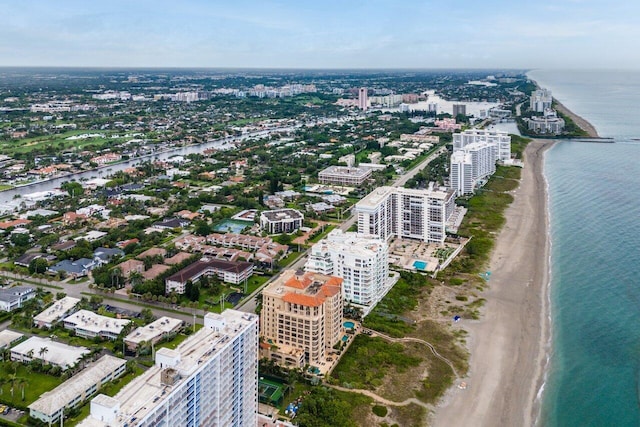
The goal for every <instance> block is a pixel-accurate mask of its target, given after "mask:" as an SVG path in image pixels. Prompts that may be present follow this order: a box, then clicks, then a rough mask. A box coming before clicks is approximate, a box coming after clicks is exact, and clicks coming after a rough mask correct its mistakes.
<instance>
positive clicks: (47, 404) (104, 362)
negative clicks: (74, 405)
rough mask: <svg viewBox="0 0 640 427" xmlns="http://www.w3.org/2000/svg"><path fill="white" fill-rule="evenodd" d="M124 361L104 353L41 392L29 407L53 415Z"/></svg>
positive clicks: (124, 363)
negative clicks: (57, 384) (73, 373)
mask: <svg viewBox="0 0 640 427" xmlns="http://www.w3.org/2000/svg"><path fill="white" fill-rule="evenodd" d="M126 363H127V362H126V360H124V359H120V358H118V357H113V356H110V355H108V354H106V355H104V356H102V357H101V358H100V359H99V360H98V361H97V362H95V363H94V364H92V365H90V366H88V367H86V368H85V369H83V370H82V372H80V373H79V374H77V375H74V376H73V377H71V378H70V379H68V380H67V381H65V382H64V383H62V384H60V385H59V386H58V387H56V388H54V389H53V390H51V391H47V392H45V393H43V394H42V395H41V396H40V398H39V399H38V400H36V401H35V402H33V403H32V404H31V405H29V409H33V410H35V411H38V412H41V413H43V414H47V415H53V414H55V413H56V412H57V411H58V410H59V409H60V408H62V407H64V406H66V405H68V404H69V403H70V402H72V401H73V399H75V398H76V397H77V396H81V395H82V394H83V393H84V392H85V390H87V389H88V388H89V387H91V386H92V385H94V384H97V383H99V382H100V381H101V380H102V378H104V377H106V376H107V375H109V374H111V373H112V372H114V371H115V370H116V369H118V368H120V367H121V366H123V365H126Z"/></svg>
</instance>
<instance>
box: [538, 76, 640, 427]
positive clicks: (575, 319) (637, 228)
mask: <svg viewBox="0 0 640 427" xmlns="http://www.w3.org/2000/svg"><path fill="white" fill-rule="evenodd" d="M529 76H530V77H531V78H533V79H534V80H536V81H537V82H538V84H539V85H541V86H543V87H547V88H549V89H551V90H552V91H553V95H554V97H556V98H557V99H559V100H560V101H561V102H562V103H563V104H564V105H565V106H567V108H569V109H571V110H572V111H574V112H575V113H577V114H579V115H580V116H582V117H583V118H585V119H586V120H588V121H590V122H591V123H592V124H593V125H594V126H595V127H596V129H597V130H598V133H599V134H600V136H603V137H611V138H614V140H615V143H613V144H606V143H584V142H570V141H562V142H559V143H558V144H557V145H556V146H555V147H553V148H552V149H551V150H550V151H548V152H547V154H546V160H545V175H546V178H547V181H548V185H549V202H550V203H549V212H550V234H551V243H552V249H551V289H550V302H551V323H552V336H551V354H550V362H549V366H548V372H547V377H546V385H545V388H544V393H543V396H542V413H541V416H540V419H539V420H540V422H539V424H540V425H542V426H549V427H556V426H558V427H560V426H562V427H569V426H580V427H586V426H594V427H595V426H598V427H600V426H640V395H639V391H640V141H634V140H633V139H634V138H640V115H639V114H638V108H639V107H640V71H635V72H622V71H620V72H613V71H609V72H607V71H581V72H575V71H553V72H551V71H534V72H531V73H529Z"/></svg>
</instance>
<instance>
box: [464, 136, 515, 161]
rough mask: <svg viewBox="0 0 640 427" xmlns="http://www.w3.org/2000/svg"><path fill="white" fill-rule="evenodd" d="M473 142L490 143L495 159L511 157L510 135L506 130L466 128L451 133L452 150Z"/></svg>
mask: <svg viewBox="0 0 640 427" xmlns="http://www.w3.org/2000/svg"><path fill="white" fill-rule="evenodd" d="M474 142H486V143H487V144H492V145H493V146H494V150H495V152H496V159H497V160H502V161H503V162H504V161H507V160H510V159H511V137H510V136H509V134H508V133H507V132H501V131H494V130H486V129H467V130H465V131H464V132H460V133H454V134H453V151H456V150H461V149H463V148H464V147H465V146H467V145H469V144H473V143H474Z"/></svg>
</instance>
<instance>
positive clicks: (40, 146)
mask: <svg viewBox="0 0 640 427" xmlns="http://www.w3.org/2000/svg"><path fill="white" fill-rule="evenodd" d="M85 133H101V134H104V135H105V138H102V137H95V138H87V139H75V140H67V138H69V137H70V136H75V135H81V134H85ZM113 133H114V132H113V131H100V132H97V131H91V130H86V129H82V130H73V131H68V132H63V133H59V134H55V135H44V136H37V137H32V138H24V139H20V140H18V141H4V142H0V152H1V153H3V154H8V155H13V154H17V153H28V152H31V151H43V150H45V149H46V148H47V147H54V148H55V151H54V152H59V151H65V150H69V149H71V148H73V149H75V150H83V149H85V148H86V147H88V146H92V145H93V146H98V147H101V146H103V145H111V144H113V143H116V142H122V141H124V140H126V139H127V138H110V137H109V136H110V135H111V134H113Z"/></svg>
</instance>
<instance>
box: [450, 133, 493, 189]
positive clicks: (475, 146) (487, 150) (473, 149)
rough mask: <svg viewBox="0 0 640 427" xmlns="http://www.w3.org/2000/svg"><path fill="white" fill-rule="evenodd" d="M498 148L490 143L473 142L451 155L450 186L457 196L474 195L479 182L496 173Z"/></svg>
mask: <svg viewBox="0 0 640 427" xmlns="http://www.w3.org/2000/svg"><path fill="white" fill-rule="evenodd" d="M496 151H497V150H496V147H495V144H491V143H488V142H473V143H471V144H468V145H465V146H464V147H463V148H462V149H459V150H456V151H454V152H453V154H452V155H451V163H450V168H449V186H450V188H451V189H452V190H453V191H455V193H456V196H462V195H464V194H472V193H473V192H474V189H475V187H476V185H477V184H478V182H479V181H480V180H482V179H485V178H487V177H489V176H491V175H493V174H494V173H495V171H496Z"/></svg>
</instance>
